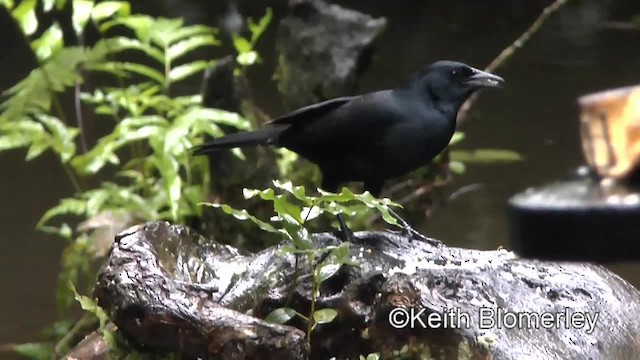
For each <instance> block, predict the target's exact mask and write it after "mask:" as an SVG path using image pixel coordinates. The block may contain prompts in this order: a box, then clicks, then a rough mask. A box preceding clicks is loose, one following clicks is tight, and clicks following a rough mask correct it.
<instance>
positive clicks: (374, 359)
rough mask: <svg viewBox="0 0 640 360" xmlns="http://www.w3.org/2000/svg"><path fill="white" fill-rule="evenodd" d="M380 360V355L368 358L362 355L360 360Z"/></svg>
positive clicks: (376, 354) (370, 355) (373, 354)
mask: <svg viewBox="0 0 640 360" xmlns="http://www.w3.org/2000/svg"><path fill="white" fill-rule="evenodd" d="M379 359H380V354H378V353H372V354H369V355H367V357H364V355H360V360H379Z"/></svg>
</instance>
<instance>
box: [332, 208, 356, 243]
mask: <svg viewBox="0 0 640 360" xmlns="http://www.w3.org/2000/svg"><path fill="white" fill-rule="evenodd" d="M337 218H338V222H339V223H340V229H335V231H334V233H333V234H334V235H335V236H336V237H337V238H339V239H341V240H342V241H344V242H353V240H354V239H355V238H356V236H355V235H354V233H353V231H351V229H349V227H348V226H347V223H346V222H345V221H344V218H343V217H342V214H338V215H337Z"/></svg>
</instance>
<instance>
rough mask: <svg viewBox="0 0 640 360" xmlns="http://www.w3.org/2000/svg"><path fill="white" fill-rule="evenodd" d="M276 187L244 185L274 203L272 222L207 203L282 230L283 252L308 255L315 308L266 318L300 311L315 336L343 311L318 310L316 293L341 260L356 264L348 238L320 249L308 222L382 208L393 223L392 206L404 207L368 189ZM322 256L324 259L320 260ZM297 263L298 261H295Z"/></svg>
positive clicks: (288, 313)
mask: <svg viewBox="0 0 640 360" xmlns="http://www.w3.org/2000/svg"><path fill="white" fill-rule="evenodd" d="M273 184H274V187H275V189H277V190H278V192H276V190H275V189H273V188H270V189H266V190H251V189H245V190H244V194H243V195H244V197H245V199H251V198H254V197H259V198H260V199H262V200H265V201H270V202H272V203H273V209H274V212H275V214H276V215H275V216H274V217H273V218H271V219H270V221H265V220H262V219H259V218H257V217H255V216H253V215H251V214H249V213H248V212H247V210H244V209H243V210H238V209H234V208H232V207H230V206H229V205H226V204H205V205H208V206H213V207H216V208H220V209H222V210H223V211H224V212H225V213H227V214H229V215H232V216H234V217H235V218H236V219H238V220H242V221H246V220H249V221H251V222H253V223H255V224H256V225H257V226H258V227H260V229H262V230H264V231H267V232H271V233H275V234H278V235H279V236H281V238H282V239H284V240H286V241H287V245H284V246H283V247H282V248H281V250H280V251H281V253H282V254H294V255H295V256H296V257H297V256H304V257H305V258H306V261H307V264H308V266H309V268H308V271H309V274H311V278H312V290H311V309H310V312H309V314H307V315H304V314H301V313H299V312H297V311H295V310H293V309H291V308H287V307H284V308H279V309H276V310H274V311H273V312H271V313H270V314H269V315H268V316H267V318H266V319H267V320H269V321H273V322H277V323H285V322H287V321H289V320H290V319H291V318H292V317H294V316H299V317H300V318H302V319H303V320H305V321H306V323H307V340H308V341H309V342H310V341H311V334H312V332H313V330H314V329H315V328H316V326H317V325H319V324H326V323H329V322H331V321H333V319H334V318H335V317H336V316H337V315H338V313H337V311H336V310H335V309H329V308H326V309H316V303H317V296H318V295H319V292H320V286H321V285H322V283H323V282H324V281H326V280H327V279H329V278H331V276H333V275H334V274H335V273H336V272H338V271H339V270H340V267H341V266H342V265H357V263H356V262H355V261H353V260H351V258H350V257H349V243H346V242H345V243H342V244H341V245H339V246H328V247H322V248H316V247H314V245H313V242H312V239H311V235H310V232H309V230H308V221H309V220H312V219H315V218H317V217H319V216H321V215H322V214H331V215H337V214H340V213H342V214H346V215H355V214H357V213H363V212H367V211H368V210H370V209H372V208H374V209H376V210H378V211H379V212H380V213H381V215H382V218H383V219H384V220H385V221H387V222H388V223H389V224H393V225H398V223H397V221H396V219H395V218H394V217H393V216H392V215H391V214H390V212H389V206H399V205H398V204H395V203H393V202H392V201H390V200H389V199H377V198H375V197H373V196H372V195H371V194H370V193H369V192H365V193H363V194H354V193H353V192H351V191H350V190H349V189H347V188H343V189H342V191H341V192H340V193H339V194H334V193H329V192H325V191H322V190H318V191H319V192H320V195H319V196H311V195H307V193H306V190H305V188H304V187H303V186H293V185H292V183H291V182H285V183H282V182H279V181H274V182H273ZM318 259H320V260H319V261H318ZM296 264H297V262H296Z"/></svg>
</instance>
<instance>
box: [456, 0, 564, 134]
mask: <svg viewBox="0 0 640 360" xmlns="http://www.w3.org/2000/svg"><path fill="white" fill-rule="evenodd" d="M568 1H569V0H556V1H554V2H553V3H552V4H551V5H549V6H547V7H546V8H544V10H542V13H540V15H539V16H538V18H537V19H536V20H535V21H534V22H533V24H531V26H529V28H528V29H527V30H526V31H525V32H524V33H522V35H520V36H519V37H518V38H517V39H516V40H515V41H514V42H513V43H511V45H509V46H508V47H507V48H505V49H504V50H502V52H501V53H500V54H499V55H498V56H497V57H496V58H495V59H493V61H491V63H490V64H489V65H488V66H487V67H486V68H485V70H486V71H488V72H493V71H494V70H496V69H497V68H499V67H501V66H502V65H504V64H505V63H506V62H507V60H509V58H511V57H512V56H513V54H514V53H515V52H516V50H518V49H520V48H521V47H523V46H524V45H525V44H526V43H527V42H528V41H529V39H531V36H533V35H534V34H535V33H536V32H538V30H540V28H541V27H542V24H544V22H545V21H547V19H548V18H549V16H551V15H552V14H554V13H555V12H556V11H558V10H559V9H560V8H562V6H564V5H565V4H566V3H567V2H568ZM477 98H478V94H477V93H476V94H473V95H472V96H471V97H470V98H469V100H467V102H465V103H464V105H462V107H461V108H460V111H458V126H460V124H461V123H462V122H464V121H465V120H466V119H467V117H468V113H469V110H470V109H471V106H473V104H474V103H475V102H476V100H477Z"/></svg>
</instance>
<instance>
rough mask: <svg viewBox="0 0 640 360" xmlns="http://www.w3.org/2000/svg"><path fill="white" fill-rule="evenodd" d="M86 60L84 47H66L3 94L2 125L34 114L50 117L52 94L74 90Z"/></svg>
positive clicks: (0, 108) (1, 106)
mask: <svg viewBox="0 0 640 360" xmlns="http://www.w3.org/2000/svg"><path fill="white" fill-rule="evenodd" d="M85 60H87V54H86V53H85V50H84V49H83V48H81V47H66V48H62V49H60V50H59V51H57V52H56V53H54V54H52V55H51V56H50V57H49V58H48V59H47V60H46V62H45V63H44V64H43V65H41V67H40V68H37V69H35V70H33V71H31V73H30V74H29V76H27V77H26V78H25V79H23V80H22V81H20V82H19V83H18V84H16V85H14V86H13V87H11V88H10V89H9V90H6V91H5V92H4V93H3V94H4V95H6V96H7V98H8V99H7V100H6V101H5V102H4V103H2V105H0V110H4V111H3V112H2V113H0V123H2V122H5V121H9V120H13V119H19V118H22V117H24V116H25V115H30V114H33V113H42V112H47V113H48V112H49V110H50V108H51V103H52V96H53V93H54V92H61V91H63V90H64V89H65V88H67V87H70V86H75V84H76V82H77V81H79V80H80V76H79V74H78V72H77V69H78V67H79V66H80V65H81V64H82V63H83V62H84V61H85ZM50 74H55V76H50Z"/></svg>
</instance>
